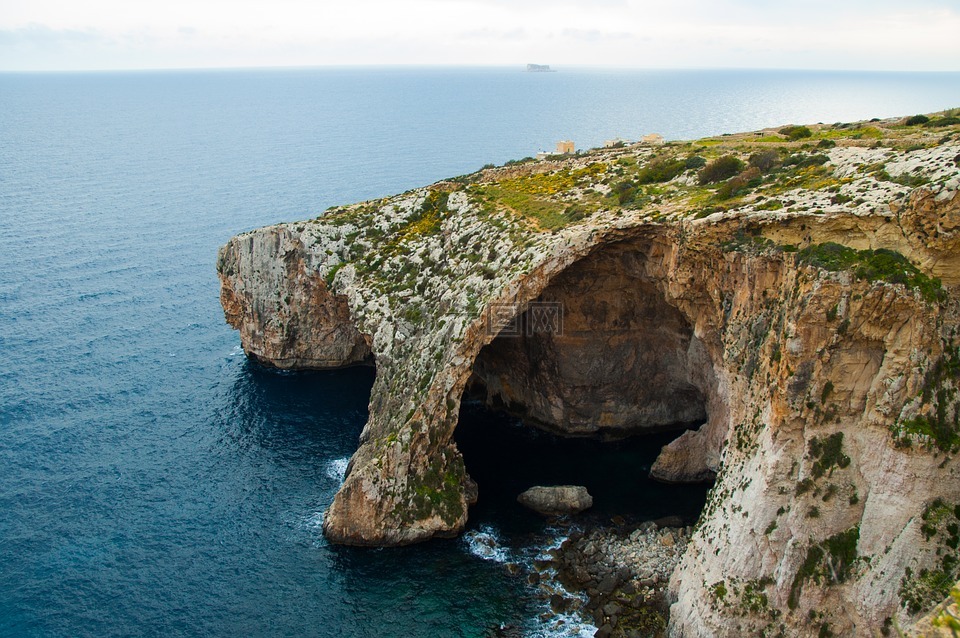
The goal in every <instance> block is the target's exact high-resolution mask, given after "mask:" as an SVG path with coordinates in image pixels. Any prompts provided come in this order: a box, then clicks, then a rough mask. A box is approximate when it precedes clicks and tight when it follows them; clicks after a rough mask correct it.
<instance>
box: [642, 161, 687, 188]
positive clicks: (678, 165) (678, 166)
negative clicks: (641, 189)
mask: <svg viewBox="0 0 960 638" xmlns="http://www.w3.org/2000/svg"><path fill="white" fill-rule="evenodd" d="M685 170H687V163H686V162H685V161H683V160H681V159H667V158H659V157H658V158H657V159H655V160H653V161H651V162H650V163H649V164H647V165H646V166H644V167H643V168H641V169H640V172H639V173H637V181H638V182H639V183H641V184H653V183H654V182H669V181H670V180H671V179H673V178H674V177H676V176H677V175H679V174H680V173H682V172H683V171H685Z"/></svg>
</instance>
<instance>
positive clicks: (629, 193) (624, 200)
mask: <svg viewBox="0 0 960 638" xmlns="http://www.w3.org/2000/svg"><path fill="white" fill-rule="evenodd" d="M612 190H613V194H614V195H615V196H616V198H617V203H618V204H620V205H621V206H626V205H627V204H630V203H631V202H633V200H634V199H636V197H637V186H636V184H634V183H633V182H630V181H625V182H620V183H618V184H615V185H614V187H613V189H612Z"/></svg>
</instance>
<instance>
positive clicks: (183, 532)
mask: <svg viewBox="0 0 960 638" xmlns="http://www.w3.org/2000/svg"><path fill="white" fill-rule="evenodd" d="M956 106H960V75H958V74H894V73H823V72H768V71H763V72H761V71H723V72H720V71H713V72H697V71H685V72H670V71H662V72H654V71H643V72H641V71H623V70H618V71H609V70H589V69H579V70H569V71H561V72H559V73H551V74H527V73H523V72H519V71H515V70H513V69H326V70H269V71H253V70H250V71H206V72H143V73H82V74H5V75H0V242H2V243H0V355H2V365H0V635H2V636H111V635H141V634H146V635H152V634H163V635H168V636H178V635H183V636H193V635H309V636H331V637H332V636H357V637H360V636H411V637H412V636H481V635H484V634H485V632H487V630H488V629H489V628H490V627H493V626H497V625H499V624H501V623H507V624H514V625H518V626H522V627H526V628H527V630H528V631H529V632H537V631H540V630H541V629H542V628H538V625H537V622H536V615H537V612H538V609H539V608H538V607H537V604H538V603H537V602H536V601H533V600H531V598H530V596H529V594H530V592H529V588H528V587H527V586H526V585H525V583H524V581H523V579H522V578H518V577H515V576H511V575H510V573H509V572H508V571H507V570H506V569H504V566H503V564H502V561H503V560H506V559H505V558H504V556H507V557H512V558H510V559H516V560H519V559H521V558H523V557H524V556H526V555H527V554H525V552H527V551H528V550H527V549H526V548H529V547H530V546H531V545H534V544H536V543H537V542H540V541H541V540H542V538H543V537H544V536H549V535H551V534H554V533H556V532H555V531H554V530H551V529H548V528H546V527H545V526H544V523H542V522H540V521H539V520H537V519H535V518H532V516H527V515H525V514H523V513H522V512H517V511H516V510H515V509H513V507H512V505H511V504H510V503H509V499H508V498H506V497H505V498H503V499H502V500H500V501H497V500H496V499H493V500H491V499H488V500H487V501H481V504H480V505H479V506H478V510H477V511H476V512H475V513H474V516H473V519H472V523H471V525H472V528H473V531H474V536H472V537H471V538H472V539H474V540H475V539H476V533H479V532H478V530H482V533H483V534H487V535H488V536H491V537H494V538H496V537H499V543H500V545H498V546H497V550H498V552H499V553H497V555H496V556H495V558H497V560H485V559H484V557H486V558H490V557H491V556H490V555H489V552H485V550H483V548H480V549H478V548H477V547H476V546H475V544H471V543H470V542H467V541H465V540H462V539H459V540H446V541H436V542H431V543H427V544H425V545H421V546H417V547H411V548H403V549H399V550H376V551H371V550H353V549H344V548H337V547H332V546H329V545H328V544H327V543H326V542H325V541H324V539H323V538H322V536H321V534H320V521H321V520H322V519H321V516H322V512H323V510H324V509H325V507H326V506H327V505H328V504H329V502H330V500H331V499H332V497H333V494H334V492H335V491H336V489H337V486H338V485H339V481H340V473H341V472H342V470H343V466H344V463H345V459H347V458H348V457H349V456H350V454H351V453H352V452H353V450H354V449H355V448H356V445H357V437H358V435H359V432H360V430H361V428H362V426H363V423H364V421H365V418H366V404H367V400H368V397H369V391H370V386H371V383H372V376H373V372H372V371H371V370H369V369H351V370H345V371H339V372H327V373H312V374H289V373H288V374H282V373H277V372H273V371H269V370H264V369H261V368H258V367H257V366H255V365H252V364H251V363H249V362H247V361H246V360H245V358H244V357H243V355H242V353H241V352H240V350H239V348H238V343H239V341H238V338H237V335H236V333H234V332H233V331H231V330H230V329H229V328H228V327H227V326H226V325H225V324H224V322H223V318H222V313H221V311H220V308H219V303H218V283H217V280H216V275H215V272H214V262H215V256H216V250H217V247H218V246H219V245H221V244H223V243H224V242H225V241H226V240H227V239H228V238H229V237H230V236H231V235H233V234H235V233H237V232H240V231H243V230H247V229H250V228H254V227H257V226H261V225H265V224H269V223H273V222H277V221H283V220H293V219H299V218H305V217H309V216H315V215H317V214H320V213H321V212H322V211H323V210H324V209H325V208H327V207H328V206H331V205H334V204H339V203H345V202H351V201H357V200H360V199H365V198H370V197H375V196H382V195H387V194H391V193H394V192H399V191H402V190H406V189H408V188H411V187H414V186H419V185H423V184H426V183H429V182H432V181H434V180H437V179H440V178H444V177H448V176H452V175H457V174H461V173H465V172H469V171H472V170H475V169H477V168H479V167H480V166H481V165H483V164H486V163H501V162H503V161H506V160H508V159H514V158H519V157H523V156H528V155H532V154H533V153H535V152H536V151H537V150H539V149H541V148H543V149H550V148H552V146H553V144H554V142H555V141H556V140H559V139H566V138H570V139H573V140H574V141H575V142H576V143H577V144H578V146H579V147H589V146H596V145H599V144H600V143H602V142H603V140H604V139H607V138H612V137H617V136H622V137H626V138H636V137H639V136H640V135H643V134H645V133H649V132H659V133H662V134H664V135H665V136H666V137H668V138H692V137H697V136H701V135H707V134H717V133H723V132H734V131H739V130H749V129H755V128H759V127H762V126H768V125H777V124H784V123H791V122H795V123H796V122H816V121H824V122H835V121H849V120H854V119H863V118H870V117H874V116H876V117H884V116H892V115H900V114H912V113H918V112H925V111H932V110H938V109H944V108H950V107H956ZM464 421H465V422H470V423H473V424H474V425H475V426H476V424H480V425H479V426H477V427H481V428H482V427H485V426H484V425H483V424H490V427H491V428H494V427H495V428H499V430H496V431H497V432H500V433H501V434H498V436H501V435H502V436H511V434H510V431H511V428H513V431H516V432H521V433H520V434H517V436H519V437H520V440H521V443H522V440H526V439H529V438H530V437H531V436H533V435H531V434H530V433H529V432H523V431H522V428H517V427H516V424H515V423H512V422H510V421H509V419H506V420H505V419H504V418H503V417H499V416H496V415H489V414H486V413H484V412H483V411H482V410H481V409H480V408H478V407H476V406H471V405H468V406H467V407H466V409H465V415H464ZM491 431H493V430H491ZM465 432H467V434H465V437H466V438H465V439H464V440H463V444H464V446H465V448H469V450H472V452H471V454H472V456H468V463H472V464H474V468H475V469H473V470H471V471H473V472H474V473H475V474H477V475H486V476H492V477H496V476H498V474H499V473H498V472H496V471H495V469H496V468H497V467H498V466H497V463H502V464H503V465H502V466H503V467H510V466H515V465H517V461H516V459H512V460H511V459H504V458H498V457H496V455H495V454H494V453H493V452H492V451H491V449H492V448H491V447H490V446H489V445H488V443H489V442H486V443H485V439H484V437H483V436H479V437H478V436H476V435H475V431H474V434H473V435H470V434H469V432H470V431H466V430H465ZM481 432H482V430H481ZM503 432H506V434H503ZM528 442H529V441H528ZM662 442H663V441H662V440H659V441H648V442H646V443H644V442H641V443H630V444H624V445H622V446H619V447H617V446H614V447H611V448H604V449H597V450H594V452H595V453H596V454H599V455H604V454H606V455H608V456H607V457H604V458H606V461H604V462H603V463H601V464H600V465H601V466H603V467H605V468H606V467H609V468H614V467H615V468H617V469H616V476H618V477H620V479H623V480H620V479H618V481H619V482H618V483H617V485H619V486H620V488H619V491H617V489H614V488H613V487H611V486H610V485H611V484H612V481H611V480H608V479H607V478H605V477H604V476H602V475H598V474H597V473H596V472H594V473H593V474H591V473H590V472H589V471H588V470H589V468H584V467H582V464H580V465H578V464H577V462H576V459H577V458H578V456H577V455H576V454H573V453H571V451H570V449H569V447H564V446H565V444H564V443H562V442H555V441H548V442H544V441H543V440H537V441H534V442H533V443H530V444H531V445H539V446H541V447H543V446H547V447H549V446H553V447H551V450H553V451H554V452H555V453H556V456H555V457H552V458H554V459H555V460H556V462H555V463H552V464H551V463H549V462H546V461H544V462H540V465H537V462H532V463H531V465H530V466H529V467H526V468H525V471H526V472H527V473H528V474H530V475H531V476H532V475H536V473H537V472H538V471H541V470H542V471H543V472H548V471H555V470H556V468H558V467H561V468H564V471H563V472H561V473H560V475H559V476H558V480H559V479H560V478H568V477H574V478H576V477H578V476H582V477H583V478H584V481H585V482H591V481H593V482H595V483H596V485H597V489H600V490H601V491H602V490H609V491H608V492H606V493H608V494H609V498H607V499H606V500H605V501H604V500H603V499H599V501H603V502H605V503H607V505H606V506H602V504H601V503H598V506H600V509H601V514H602V515H609V514H612V513H614V512H616V511H617V510H618V508H624V509H631V513H632V514H633V515H636V516H639V517H643V516H659V515H663V514H666V513H670V512H671V511H673V510H677V509H678V508H679V509H680V510H684V508H686V510H690V511H683V512H681V513H684V514H685V515H695V512H696V508H697V507H698V503H701V502H702V499H703V490H702V489H699V488H697V489H692V490H688V491H683V492H671V491H669V490H668V489H667V488H665V487H657V486H653V485H649V484H646V483H645V482H642V481H640V482H638V483H631V482H630V481H629V480H626V479H625V478H624V477H627V476H629V474H630V470H631V468H635V469H636V472H635V473H636V474H638V475H642V474H643V469H644V467H645V465H644V464H648V463H649V461H650V459H651V458H652V455H653V454H655V451H656V446H657V445H659V444H662ZM493 447H494V448H496V447H498V446H493ZM499 447H501V448H502V446H499ZM484 463H486V465H484ZM551 468H552V469H551ZM525 476H526V475H525ZM517 480H520V479H516V480H515V481H514V483H511V482H510V480H506V479H505V480H504V481H503V482H501V483H497V484H496V485H494V482H495V479H494V478H491V479H490V481H491V483H489V485H490V486H491V487H490V493H492V494H497V493H500V492H503V493H504V494H508V493H510V490H512V489H514V488H515V487H516V481H517ZM524 480H526V479H525V478H524ZM624 481H625V482H624ZM624 485H626V487H624ZM624 490H627V491H624ZM678 503H680V505H677V504H678ZM604 508H606V509H604ZM486 547H487V548H488V549H489V545H487V546H486ZM500 550H502V552H501V551H500Z"/></svg>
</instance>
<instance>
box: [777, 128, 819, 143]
mask: <svg viewBox="0 0 960 638" xmlns="http://www.w3.org/2000/svg"><path fill="white" fill-rule="evenodd" d="M777 132H778V133H780V135H786V136H787V139H788V140H791V141H796V140H802V139H803V138H805V137H810V136H812V135H813V132H812V131H811V130H810V129H809V128H807V127H806V126H785V127H783V128H782V129H780V130H779V131H777Z"/></svg>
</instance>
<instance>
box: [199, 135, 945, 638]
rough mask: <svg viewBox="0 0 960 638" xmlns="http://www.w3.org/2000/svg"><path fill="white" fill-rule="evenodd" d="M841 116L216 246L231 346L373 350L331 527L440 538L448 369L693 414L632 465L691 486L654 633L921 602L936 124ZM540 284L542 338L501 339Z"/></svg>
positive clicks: (831, 627) (554, 397) (462, 498)
mask: <svg viewBox="0 0 960 638" xmlns="http://www.w3.org/2000/svg"><path fill="white" fill-rule="evenodd" d="M856 126H857V127H860V128H852V127H853V125H843V126H839V127H812V128H813V129H814V135H815V137H814V138H813V141H816V140H817V139H818V136H819V138H822V140H823V141H826V142H831V143H832V141H833V140H834V139H838V140H839V141H840V142H839V144H838V145H837V146H836V147H834V148H830V145H829V144H823V145H821V147H820V148H816V149H810V148H804V147H802V146H801V145H800V144H799V143H791V142H788V141H786V140H785V141H783V142H782V143H781V144H771V143H769V142H767V143H764V144H760V143H759V142H755V141H754V139H755V138H757V139H759V136H753V135H752V134H749V135H743V136H732V137H725V138H722V139H717V140H714V141H711V144H710V145H702V144H693V143H688V144H683V143H674V144H668V145H666V146H664V147H660V148H658V149H656V150H654V149H650V148H649V147H646V148H645V147H628V148H626V149H613V150H604V151H596V152H592V153H587V154H585V155H583V156H579V157H575V158H571V159H570V160H568V161H566V162H557V163H549V164H529V165H520V166H513V167H509V168H506V169H488V170H484V171H481V172H479V173H476V174H474V175H471V176H466V177H464V178H462V179H458V180H455V181H450V182H443V183H439V184H435V185H433V186H430V187H428V188H424V189H417V190H414V191H410V192H408V193H405V194H403V195H400V196H397V197H394V198H388V199H384V200H379V201H374V202H367V203H364V204H359V205H355V206H350V207H344V208H339V209H333V210H331V211H328V212H327V213H326V214H324V215H323V216H321V217H320V218H318V219H316V220H312V221H308V222H302V223H295V224H281V225H278V226H272V227H268V228H264V229H260V230H256V231H253V232H250V233H245V234H243V235H239V236H237V237H235V238H234V239H232V240H231V241H230V242H229V243H228V244H227V245H226V246H225V247H224V248H223V249H222V250H221V253H220V258H219V261H218V271H219V274H220V278H221V283H222V294H221V300H222V302H223V305H224V310H225V313H226V316H227V320H228V321H229V322H230V324H231V325H233V326H234V327H237V328H238V329H239V330H240V334H241V339H242V341H243V346H244V350H245V351H246V352H247V353H248V354H249V355H251V356H252V357H255V358H256V359H258V360H259V361H262V362H264V363H266V364H268V365H275V366H278V367H284V368H324V367H336V366H341V365H349V364H355V363H361V362H370V361H371V360H373V361H374V362H375V364H376V367H377V377H376V381H375V383H374V388H373V392H372V396H371V401H370V418H369V421H368V423H367V425H366V427H365V428H364V431H363V433H362V435H361V438H360V446H359V449H358V450H357V452H356V454H355V455H354V457H353V459H352V460H351V463H350V467H349V470H348V473H347V476H346V480H345V482H344V484H343V486H342V488H341V489H340V491H339V492H338V494H337V496H336V498H335V499H334V502H333V504H332V505H331V507H330V508H329V510H328V511H327V513H326V517H325V521H324V532H325V533H326V535H327V536H328V538H329V539H330V540H331V541H333V542H337V543H348V544H354V545H398V544H406V543H413V542H418V541H422V540H426V539H428V538H432V537H436V536H447V535H453V534H456V533H458V532H459V531H460V530H462V529H463V527H464V525H465V523H466V519H467V506H468V502H470V501H472V500H473V499H474V497H475V496H476V493H475V490H474V489H473V488H474V487H475V486H474V484H473V482H472V481H471V479H470V478H469V476H468V475H467V473H466V471H465V469H464V465H463V459H462V457H461V455H460V453H459V451H458V450H457V448H456V445H455V443H454V440H453V436H452V435H453V431H454V428H455V427H456V422H457V416H458V412H459V406H460V400H461V396H462V395H463V392H464V389H465V388H466V387H467V385H468V383H469V382H471V379H472V380H473V382H474V383H478V384H481V385H482V386H483V388H484V390H485V392H486V393H487V396H488V398H489V399H490V400H491V401H492V402H500V403H502V404H504V405H507V406H510V407H511V408H512V409H516V410H517V411H519V412H523V413H525V414H526V415H527V416H528V417H529V418H530V420H531V421H536V422H537V423H539V424H540V425H541V426H543V427H548V428H551V429H554V430H558V431H560V432H564V433H568V434H600V435H605V434H609V435H614V436H615V435H618V434H623V433H626V432H632V431H639V430H643V429H646V428H657V427H661V426H663V425H666V424H668V423H676V422H678V421H680V422H685V421H698V420H702V419H706V421H705V423H704V424H703V425H702V426H701V427H700V428H699V429H698V430H697V431H695V432H690V433H687V434H685V435H684V436H683V437H681V438H680V439H678V440H677V441H675V442H674V443H672V444H670V445H669V446H667V447H666V448H665V449H664V451H663V453H662V455H661V458H660V459H658V461H657V463H656V465H655V466H654V468H653V474H654V475H655V476H657V477H658V478H661V479H663V480H668V481H689V480H702V479H704V478H709V477H713V476H716V484H715V486H714V488H713V491H712V492H711V496H710V499H709V502H708V505H707V507H706V509H705V511H704V512H703V515H702V517H701V520H700V522H699V524H698V525H697V527H696V529H695V530H694V531H693V534H692V536H691V537H690V539H689V542H688V543H687V545H686V549H685V551H684V552H683V554H682V556H681V557H680V561H679V566H678V567H677V568H676V570H675V571H674V572H673V576H672V579H671V581H670V590H669V597H670V602H671V603H672V605H671V607H670V620H669V622H670V625H669V632H670V634H671V635H673V636H699V635H718V636H735V635H737V636H738V635H744V634H745V633H760V632H766V634H767V635H776V634H778V633H781V632H782V633H785V634H786V635H817V634H818V633H820V632H833V634H834V635H863V636H867V635H873V632H874V631H875V630H876V629H878V628H880V627H882V626H884V623H887V624H888V625H889V623H890V622H891V621H889V620H887V619H888V618H890V619H892V618H896V619H897V621H898V622H899V624H900V626H908V625H909V624H910V623H911V622H912V620H913V619H914V618H916V617H918V615H919V614H922V612H923V611H925V610H927V609H929V608H930V607H931V606H932V605H934V604H936V603H937V602H939V601H940V600H942V598H943V592H942V591H941V589H942V583H943V582H953V581H955V580H956V578H957V576H958V573H957V572H958V570H960V556H958V555H957V547H958V542H957V531H956V530H957V528H958V525H960V480H958V475H957V472H958V467H957V463H956V461H955V457H954V454H955V453H956V452H957V450H958V448H960V433H958V431H960V427H958V402H957V399H958V377H960V335H958V324H960V321H958V317H960V304H958V294H957V288H956V286H957V285H958V284H960V235H958V228H960V196H958V194H957V188H958V185H960V178H958V168H957V162H958V161H960V160H956V159H955V158H957V157H958V156H960V143H958V142H957V139H958V138H957V136H958V135H960V131H957V130H955V129H956V128H957V127H955V126H954V127H952V128H951V127H950V126H947V125H944V127H941V128H938V129H935V130H934V129H929V130H928V129H927V128H914V129H908V128H904V127H902V126H900V125H899V124H898V123H897V122H895V121H888V122H880V123H874V124H860V125H856ZM851 131H859V132H860V133H859V135H861V136H862V135H864V134H865V132H866V131H870V133H869V135H867V136H866V137H865V138H864V139H863V140H860V139H858V138H857V137H856V136H854V135H851V134H850V132H851ZM775 135H776V133H775V132H767V135H766V137H768V138H769V137H770V136H775ZM868 140H869V141H868ZM874 140H879V141H880V147H879V148H878V147H875V146H876V143H875V141H874ZM917 147H919V150H917ZM771 148H772V149H774V150H775V151H776V153H775V156H776V159H775V161H773V162H772V164H771V166H773V168H768V169H766V170H768V173H766V174H760V173H759V171H753V172H750V171H744V172H743V173H742V176H735V177H734V178H732V179H731V180H730V181H728V182H724V183H722V184H719V185H718V184H712V185H711V184H707V185H699V184H698V183H697V182H698V180H697V174H696V168H695V166H696V165H697V163H698V162H695V161H693V160H695V159H696V158H697V157H698V154H703V155H705V156H706V159H707V160H711V159H714V158H716V157H718V156H719V155H721V154H724V153H726V154H732V155H735V156H737V157H739V158H740V159H742V160H743V161H747V160H749V159H751V156H752V154H756V153H758V152H760V151H768V150H770V149H771ZM908 148H910V149H912V150H909V151H908V150H907V149H908ZM654 153H656V154H657V157H654ZM688 166H691V167H694V168H687V167H688ZM778 166H779V168H776V167H778ZM650 179H652V180H653V181H654V182H657V183H656V184H655V185H654V186H645V185H644V184H648V183H649V182H644V181H643V180H650ZM734 180H739V181H734ZM705 202H706V204H705ZM857 251H862V252H857ZM911 262H912V263H911ZM932 277H938V278H940V280H942V286H941V285H940V282H937V281H934V280H933V279H932ZM551 303H553V304H557V305H558V306H559V307H561V308H562V309H563V330H562V332H561V331H559V330H552V329H550V328H548V329H547V330H545V331H540V332H538V331H537V330H536V329H533V330H527V328H526V326H527V325H528V324H529V323H531V322H533V323H537V321H539V320H537V321H534V315H533V313H534V312H535V311H536V309H537V308H538V306H537V304H541V306H540V307H543V304H547V305H549V304H551ZM504 308H506V309H507V310H506V311H504ZM517 315H519V316H520V320H519V321H514V319H515V317H516V316H517ZM518 326H519V327H520V328H519V334H515V336H509V335H508V334H506V333H507V332H510V331H513V332H514V333H517V328H518ZM502 331H503V332H502ZM479 498H481V499H482V498H483V486H482V485H480V486H479Z"/></svg>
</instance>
